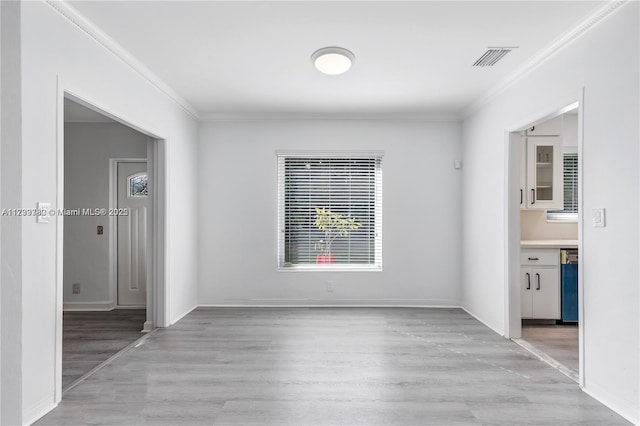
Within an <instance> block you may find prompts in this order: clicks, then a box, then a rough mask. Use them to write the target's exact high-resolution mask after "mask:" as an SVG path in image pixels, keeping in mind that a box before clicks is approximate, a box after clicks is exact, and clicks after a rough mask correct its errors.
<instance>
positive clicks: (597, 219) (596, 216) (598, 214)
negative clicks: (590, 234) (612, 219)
mask: <svg viewBox="0 0 640 426" xmlns="http://www.w3.org/2000/svg"><path fill="white" fill-rule="evenodd" d="M591 223H592V224H593V227H594V228H604V227H605V225H606V217H605V209H593V210H592V213H591Z"/></svg>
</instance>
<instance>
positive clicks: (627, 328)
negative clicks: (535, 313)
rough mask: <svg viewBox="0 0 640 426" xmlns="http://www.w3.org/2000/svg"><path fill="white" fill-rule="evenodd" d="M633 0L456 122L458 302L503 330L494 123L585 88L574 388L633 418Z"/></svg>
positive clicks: (499, 135) (533, 116) (530, 114)
mask: <svg viewBox="0 0 640 426" xmlns="http://www.w3.org/2000/svg"><path fill="white" fill-rule="evenodd" d="M638 7H639V4H638V3H637V2H629V3H627V4H625V5H624V6H622V7H621V8H620V9H619V10H618V11H617V12H616V13H615V14H614V15H612V16H610V17H608V18H607V19H605V20H604V21H602V22H601V23H600V24H599V25H598V26H597V27H595V28H593V29H592V30H590V31H589V32H587V33H586V34H584V35H583V36H582V37H581V38H579V39H578V40H576V41H574V42H573V43H572V44H571V45H569V46H568V47H565V48H564V49H563V50H561V51H560V52H558V53H557V54H556V55H555V56H553V57H552V58H550V59H549V60H548V61H546V62H545V63H543V64H541V65H540V66H539V67H538V68H536V69H535V70H533V71H532V72H530V73H529V74H528V75H526V77H524V78H523V79H522V80H520V81H519V82H517V83H516V84H514V85H513V86H511V87H510V88H508V89H507V90H506V91H504V92H503V93H501V94H500V95H499V96H498V97H497V98H495V99H494V100H493V101H492V102H491V103H489V104H487V105H485V106H484V107H483V108H481V109H480V110H479V111H477V112H476V113H474V114H473V115H472V116H470V117H469V118H468V119H466V120H465V121H464V124H463V152H464V162H465V170H464V174H463V175H464V182H463V194H464V197H463V199H464V200H465V203H464V213H463V228H464V233H463V250H464V255H463V270H464V277H463V282H464V303H465V306H466V307H467V308H468V309H469V310H470V311H471V312H473V313H474V314H475V315H477V316H478V317H479V318H480V319H481V320H483V321H485V322H486V323H487V324H489V325H490V326H491V327H493V328H495V329H496V330H497V331H498V332H504V330H505V297H504V296H505V285H506V283H505V265H504V259H505V254H506V250H507V247H506V238H505V229H506V226H505V224H506V219H507V218H506V217H505V212H506V209H505V205H504V204H505V203H504V200H505V196H506V195H505V188H506V182H505V176H506V175H507V171H506V165H507V164H506V158H505V153H506V142H505V139H506V138H505V131H507V130H513V129H514V128H515V127H517V126H523V125H526V124H528V123H530V122H532V121H534V120H537V119H540V118H542V117H543V116H545V115H546V114H549V113H551V112H553V110H554V109H559V108H560V107H563V106H565V105H568V104H570V103H572V102H575V101H577V100H579V95H580V93H581V90H582V88H583V87H584V89H585V103H584V149H583V152H582V161H583V185H584V193H583V207H584V210H583V212H584V213H585V218H584V219H585V224H584V235H583V237H584V238H583V252H582V253H581V262H582V263H583V265H584V276H583V279H584V297H585V306H584V311H583V322H582V324H583V327H584V330H585V338H584V344H585V353H586V355H585V358H584V362H585V364H584V378H585V390H586V391H587V392H589V393H590V394H592V395H594V396H596V397H597V398H598V399H600V400H601V401H602V402H604V403H606V404H607V405H609V406H610V407H612V408H614V409H615V410H616V411H618V412H619V413H621V414H623V415H625V416H626V417H627V418H629V419H631V420H633V421H635V422H638V421H639V419H640V416H639V406H638V405H639V395H638V387H639V384H640V378H639V371H638V370H639V365H638V359H639V358H640V356H639V355H640V353H639V348H640V341H639V335H640V333H639V306H638V305H639V295H638V288H639V278H638V277H639V272H640V270H639V266H638V264H639V262H638V259H639V258H640V251H639V233H638V231H639V230H638V217H639V208H638V199H639V197H638V195H639V193H640V188H639V174H638V168H639V167H638V166H639V150H638V140H639V136H640V135H639V133H638V130H639V129H638V127H639V121H638V120H639V119H638V117H639V113H640V111H639V106H638V99H639V88H638V75H639V71H640V70H639V68H638V64H639V59H640V58H639V51H640V46H639V43H638V41H639V33H638V29H639V27H640V25H639V22H638ZM603 52H606V55H604V56H603V55H602V53H603ZM599 53H600V54H599ZM621 183H623V184H621ZM597 207H604V208H606V209H607V227H606V228H592V227H591V226H590V221H589V218H590V212H591V210H592V209H594V208H597ZM478 277H482V284H483V285H481V286H480V285H478Z"/></svg>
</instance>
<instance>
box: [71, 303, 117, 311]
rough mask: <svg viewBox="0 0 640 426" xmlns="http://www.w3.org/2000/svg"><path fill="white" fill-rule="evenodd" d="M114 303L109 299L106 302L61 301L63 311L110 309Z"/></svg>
mask: <svg viewBox="0 0 640 426" xmlns="http://www.w3.org/2000/svg"><path fill="white" fill-rule="evenodd" d="M115 307H116V305H115V304H114V303H113V302H111V301H106V302H63V303H62V310H63V311H110V310H112V309H114V308H115Z"/></svg>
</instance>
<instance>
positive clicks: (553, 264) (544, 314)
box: [520, 249, 560, 319]
mask: <svg viewBox="0 0 640 426" xmlns="http://www.w3.org/2000/svg"><path fill="white" fill-rule="evenodd" d="M520 285H521V287H520V302H521V303H520V307H521V315H522V318H537V319H560V251H559V250H558V249H523V250H521V252H520Z"/></svg>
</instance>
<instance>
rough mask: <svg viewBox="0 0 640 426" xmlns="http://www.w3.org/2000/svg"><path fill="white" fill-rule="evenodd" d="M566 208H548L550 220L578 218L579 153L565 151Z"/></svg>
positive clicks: (563, 167)
mask: <svg viewBox="0 0 640 426" xmlns="http://www.w3.org/2000/svg"><path fill="white" fill-rule="evenodd" d="M562 170H563V177H564V208H563V209H562V210H548V211H547V219H549V220H578V154H577V153H565V154H564V156H563V166H562Z"/></svg>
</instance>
